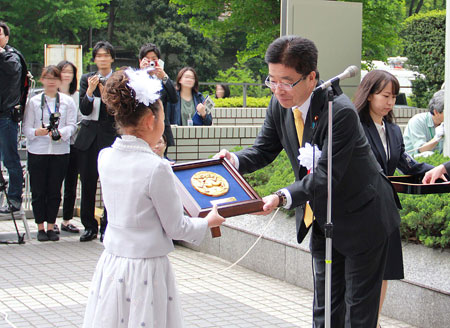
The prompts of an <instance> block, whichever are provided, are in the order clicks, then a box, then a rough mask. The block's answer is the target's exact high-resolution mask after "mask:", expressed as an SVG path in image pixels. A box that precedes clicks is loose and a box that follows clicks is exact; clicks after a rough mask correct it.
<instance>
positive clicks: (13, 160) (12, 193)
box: [0, 21, 23, 214]
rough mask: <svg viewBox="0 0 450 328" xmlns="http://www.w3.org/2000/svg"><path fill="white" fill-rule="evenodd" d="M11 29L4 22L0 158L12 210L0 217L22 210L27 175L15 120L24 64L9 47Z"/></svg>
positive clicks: (1, 32) (0, 40) (0, 43)
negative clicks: (21, 157) (20, 152)
mask: <svg viewBox="0 0 450 328" xmlns="http://www.w3.org/2000/svg"><path fill="white" fill-rule="evenodd" d="M8 41H9V27H8V25H6V24H5V23H4V22H1V21H0V158H1V159H2V160H3V164H4V165H5V166H6V168H7V169H8V175H9V188H8V198H9V200H10V202H11V205H12V206H11V207H12V208H8V206H5V207H2V208H0V214H5V213H10V212H11V211H13V212H15V211H19V210H20V206H21V204H22V185H23V172H22V166H21V165H20V157H19V153H18V151H17V132H18V124H17V122H15V121H13V120H12V118H11V112H12V110H13V108H14V107H15V106H16V105H18V104H19V102H20V97H21V77H22V65H21V62H20V57H19V55H18V52H17V50H15V49H14V48H13V47H11V46H9V45H8Z"/></svg>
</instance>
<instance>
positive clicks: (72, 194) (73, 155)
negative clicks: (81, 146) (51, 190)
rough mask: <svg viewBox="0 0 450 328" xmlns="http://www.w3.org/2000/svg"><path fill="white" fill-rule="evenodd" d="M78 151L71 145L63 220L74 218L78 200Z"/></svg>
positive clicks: (65, 184) (65, 182)
mask: <svg viewBox="0 0 450 328" xmlns="http://www.w3.org/2000/svg"><path fill="white" fill-rule="evenodd" d="M77 152H78V150H77V149H76V148H75V147H74V146H73V145H70V154H69V165H68V167H67V173H66V176H65V178H64V196H63V219H64V220H71V219H72V218H73V208H74V206H75V200H76V199H77V182H78V156H77Z"/></svg>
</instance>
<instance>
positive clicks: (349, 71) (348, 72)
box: [313, 65, 359, 92]
mask: <svg viewBox="0 0 450 328" xmlns="http://www.w3.org/2000/svg"><path fill="white" fill-rule="evenodd" d="M358 71H359V68H358V67H356V66H354V65H352V66H349V67H347V68H346V69H345V71H343V72H342V73H341V74H339V75H338V76H335V77H333V78H331V79H329V80H328V81H326V82H323V83H322V84H321V85H319V86H318V87H316V88H315V89H314V91H313V92H317V91H319V90H325V89H327V88H328V87H329V86H331V85H332V84H333V83H334V82H337V81H342V80H345V79H348V78H349V77H354V76H356V73H358Z"/></svg>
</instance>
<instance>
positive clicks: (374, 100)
mask: <svg viewBox="0 0 450 328" xmlns="http://www.w3.org/2000/svg"><path fill="white" fill-rule="evenodd" d="M399 90H400V85H399V82H398V80H397V78H396V77H395V76H394V75H392V74H390V73H389V72H386V71H382V70H374V71H371V72H369V73H368V74H367V75H366V76H365V77H364V79H363V80H362V81H361V84H360V85H359V87H358V89H357V91H356V94H355V98H354V101H353V102H354V104H355V107H356V109H357V110H358V113H359V117H360V120H361V123H362V126H363V128H364V132H365V133H366V137H367V140H368V141H369V143H370V146H371V148H372V151H373V153H374V155H375V157H376V159H377V161H378V163H379V164H380V165H381V167H382V169H383V171H384V173H385V174H386V175H387V176H390V175H394V172H395V170H396V169H398V170H399V171H401V172H402V173H403V174H412V175H414V174H423V173H425V172H426V171H428V170H430V169H431V168H433V166H431V165H429V164H426V163H418V162H417V161H415V160H414V159H413V158H412V157H411V156H410V155H408V154H407V153H406V152H405V145H404V143H403V136H402V132H401V130H400V127H399V126H398V125H397V124H395V123H394V122H393V119H394V115H393V113H392V109H393V108H394V105H395V99H396V97H397V95H398V93H399ZM403 278H404V274H403V256H402V244H401V240H400V230H399V229H397V230H396V231H394V232H393V233H392V234H391V236H390V237H389V244H388V257H387V260H386V269H385V273H384V277H383V286H382V290H381V298H380V308H379V312H381V308H382V305H383V301H384V297H385V295H386V290H387V280H398V279H403Z"/></svg>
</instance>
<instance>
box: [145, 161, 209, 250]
mask: <svg viewBox="0 0 450 328" xmlns="http://www.w3.org/2000/svg"><path fill="white" fill-rule="evenodd" d="M175 179H176V177H175V175H174V173H173V171H172V168H171V167H170V164H169V162H167V161H161V163H159V164H158V166H157V167H156V169H155V170H154V172H153V174H152V176H151V178H150V184H149V194H150V198H151V199H152V201H153V204H154V206H155V208H156V211H157V213H158V216H159V219H160V221H161V225H162V227H163V229H164V231H165V232H166V234H167V236H169V238H172V239H175V240H185V241H188V242H190V243H193V244H196V245H199V244H200V243H201V241H202V240H203V238H204V236H205V232H206V228H207V227H208V221H207V220H206V219H205V218H189V217H187V216H185V215H183V205H182V203H181V198H180V196H179V195H178V191H177V189H176V185H175Z"/></svg>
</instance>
